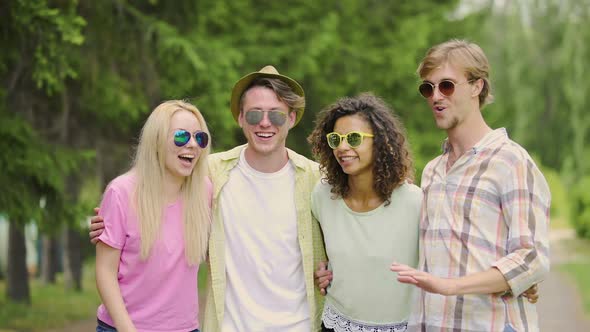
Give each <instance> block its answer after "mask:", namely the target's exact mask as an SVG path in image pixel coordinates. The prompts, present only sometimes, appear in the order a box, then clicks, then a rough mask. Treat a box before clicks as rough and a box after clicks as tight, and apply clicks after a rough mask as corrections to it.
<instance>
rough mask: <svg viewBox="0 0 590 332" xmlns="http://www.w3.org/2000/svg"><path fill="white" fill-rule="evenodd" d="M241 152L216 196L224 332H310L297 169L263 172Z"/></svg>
mask: <svg viewBox="0 0 590 332" xmlns="http://www.w3.org/2000/svg"><path fill="white" fill-rule="evenodd" d="M244 151H245V149H244V150H243V151H242V154H241V156H240V160H239V162H238V165H237V166H236V167H235V168H234V169H233V170H232V171H231V172H230V174H229V180H228V181H227V183H226V184H225V186H224V187H223V189H222V191H221V197H220V199H221V202H220V204H221V205H220V206H221V214H222V216H223V225H224V230H225V262H226V266H225V269H226V276H227V289H226V292H225V313H224V316H223V323H222V331H224V332H231V331H253V332H254V331H256V332H258V331H293V332H295V331H309V330H310V329H311V321H310V313H309V305H308V303H307V297H306V289H305V278H304V274H303V265H302V258H301V250H300V248H299V243H298V241H297V214H296V210H295V197H294V193H295V167H294V166H293V165H292V163H291V162H288V163H287V164H286V165H285V167H283V168H282V169H281V170H279V171H278V172H275V173H261V172H258V171H256V170H255V169H253V168H252V167H250V165H248V163H247V162H246V158H245V155H244Z"/></svg>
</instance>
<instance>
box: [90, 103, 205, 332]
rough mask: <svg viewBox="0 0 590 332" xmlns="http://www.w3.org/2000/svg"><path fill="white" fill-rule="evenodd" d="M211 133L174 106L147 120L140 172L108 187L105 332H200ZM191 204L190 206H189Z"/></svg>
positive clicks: (187, 107) (194, 114) (101, 280)
mask: <svg viewBox="0 0 590 332" xmlns="http://www.w3.org/2000/svg"><path fill="white" fill-rule="evenodd" d="M208 143H209V131H208V129H207V125H206V123H205V120H204V119H203V116H202V115H201V113H200V112H199V110H198V109H197V108H196V107H195V106H193V105H191V104H189V103H186V102H183V101H178V100H173V101H167V102H164V103H162V104H160V105H159V106H158V107H156V109H154V111H153V112H152V113H151V115H150V116H149V118H148V119H147V121H146V123H145V125H144V127H143V129H142V131H141V137H140V140H139V146H138V148H137V154H136V156H135V160H134V163H133V167H132V168H131V170H129V171H128V172H127V173H125V174H123V175H120V176H119V177H117V178H115V179H114V180H113V181H112V182H111V183H110V184H109V185H108V187H107V189H106V191H105V193H104V196H103V200H102V203H101V206H100V212H101V215H102V217H103V219H104V226H105V227H104V231H103V232H102V234H101V235H100V236H99V237H98V243H97V247H96V283H97V287H98V291H99V293H100V297H101V299H102V302H103V304H102V305H101V306H100V307H99V308H98V312H97V320H98V326H97V328H96V331H97V332H101V331H198V329H199V321H198V311H199V303H198V295H197V272H198V266H199V263H200V262H201V261H203V259H204V258H205V254H206V250H207V239H208V235H209V227H210V213H209V205H210V197H211V184H210V182H209V180H208V178H207V177H206V176H207V173H208V169H207V167H208V166H207V156H208V154H209V148H210V147H209V144H208ZM187 202H190V204H187Z"/></svg>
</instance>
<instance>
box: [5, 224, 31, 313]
mask: <svg viewBox="0 0 590 332" xmlns="http://www.w3.org/2000/svg"><path fill="white" fill-rule="evenodd" d="M6 297H7V298H8V299H9V300H10V301H14V302H22V303H26V304H30V303H31V292H30V291H29V275H28V272H27V248H26V246H25V233H24V230H23V229H22V228H21V227H19V225H17V224H16V223H14V222H12V223H10V224H9V225H8V265H7V273H6Z"/></svg>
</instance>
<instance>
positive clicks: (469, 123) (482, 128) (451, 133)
mask: <svg viewBox="0 0 590 332" xmlns="http://www.w3.org/2000/svg"><path fill="white" fill-rule="evenodd" d="M490 131H492V128H490V127H489V126H488V125H487V123H486V122H485V120H484V119H483V116H482V115H481V111H479V110H478V111H475V112H473V113H472V116H471V117H469V118H468V119H466V121H464V122H463V123H461V124H460V125H458V126H456V127H454V128H451V129H449V130H447V134H448V137H449V144H451V147H452V151H451V153H452V154H453V156H454V157H455V158H458V157H459V156H461V155H463V153H465V151H467V150H469V149H471V148H472V147H473V146H474V145H475V144H476V143H477V142H479V141H480V140H481V139H482V138H483V137H484V136H485V135H486V134H487V133H489V132H490Z"/></svg>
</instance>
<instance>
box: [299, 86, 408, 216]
mask: <svg viewBox="0 0 590 332" xmlns="http://www.w3.org/2000/svg"><path fill="white" fill-rule="evenodd" d="M354 114H358V115H360V116H362V117H363V118H364V119H365V120H366V121H367V122H368V123H369V124H370V125H371V128H372V129H373V135H375V136H374V137H373V156H374V160H373V176H374V184H373V185H374V189H375V191H376V192H377V194H378V195H379V196H380V197H381V199H382V200H383V201H384V202H385V205H389V203H391V201H390V199H391V193H392V192H393V190H394V189H395V188H397V187H398V186H400V185H401V184H403V183H404V181H406V180H410V181H412V180H413V178H414V166H413V162H412V156H411V154H410V150H409V146H408V140H407V138H406V133H405V128H404V126H403V124H402V122H401V121H400V120H399V118H398V116H397V115H396V114H394V112H393V110H392V109H391V108H390V107H389V106H388V105H387V104H386V103H385V102H384V101H383V100H382V99H380V98H379V97H376V96H375V95H373V94H372V93H367V92H366V93H362V94H360V95H358V96H356V97H353V98H350V97H344V98H342V99H340V100H338V101H336V103H334V104H332V105H330V106H328V107H327V108H325V109H324V110H322V111H321V112H320V113H319V114H318V116H317V119H316V126H315V128H314V130H313V132H312V133H311V134H310V135H309V137H308V138H307V141H308V142H309V143H310V144H311V151H312V153H313V155H314V157H315V158H316V160H317V161H318V162H319V163H320V169H321V171H322V181H327V182H328V184H330V185H331V186H332V190H331V191H332V193H333V194H335V195H336V197H342V198H345V197H347V195H348V194H349V191H350V187H349V185H348V175H347V174H346V173H344V171H342V167H340V165H339V164H338V161H337V160H336V158H335V157H334V154H333V150H332V148H330V146H329V145H328V141H327V140H326V135H327V134H328V133H331V132H333V131H334V125H335V124H336V120H338V119H339V118H341V117H344V116H349V115H354Z"/></svg>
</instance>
